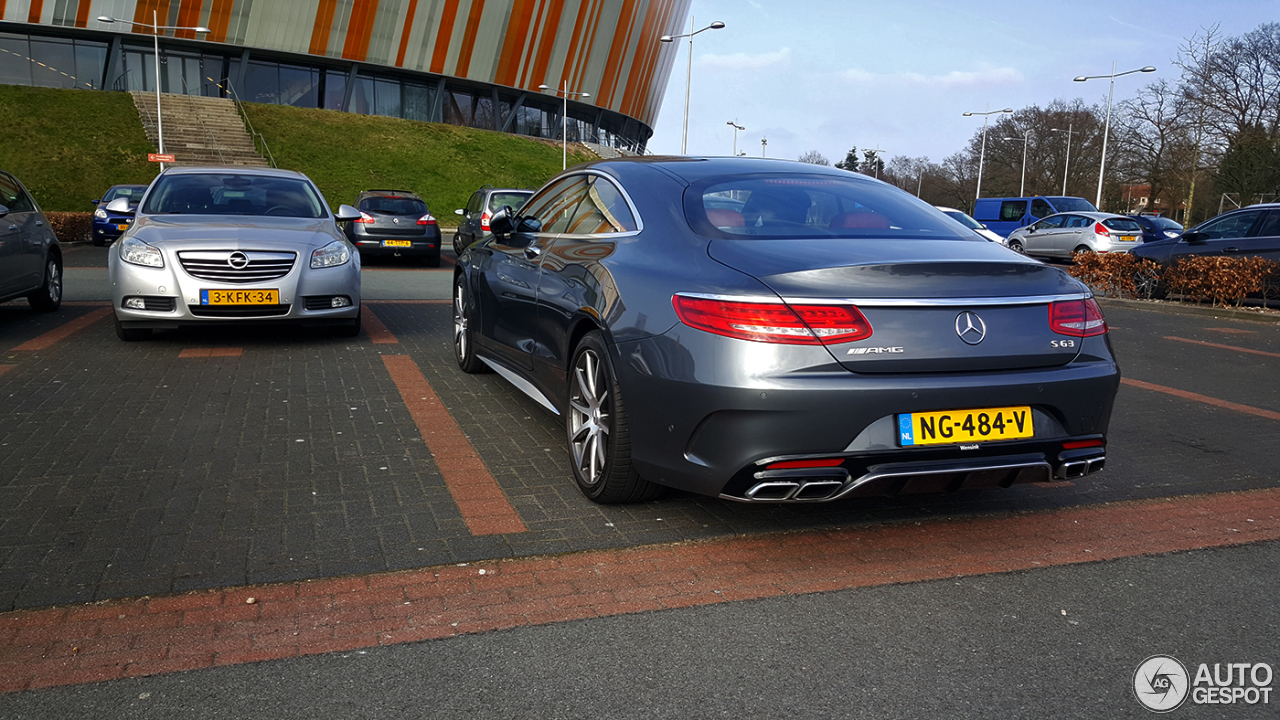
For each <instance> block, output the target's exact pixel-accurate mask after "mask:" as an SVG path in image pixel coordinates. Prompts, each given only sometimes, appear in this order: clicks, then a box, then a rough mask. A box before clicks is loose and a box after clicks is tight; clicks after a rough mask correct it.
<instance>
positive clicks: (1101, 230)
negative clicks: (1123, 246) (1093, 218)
mask: <svg viewBox="0 0 1280 720" xmlns="http://www.w3.org/2000/svg"><path fill="white" fill-rule="evenodd" d="M1093 231H1094V232H1095V233H1097V234H1098V235H1101V236H1102V237H1104V238H1109V237H1111V231H1110V230H1108V229H1107V228H1106V226H1105V225H1103V224H1102V223H1094V224H1093Z"/></svg>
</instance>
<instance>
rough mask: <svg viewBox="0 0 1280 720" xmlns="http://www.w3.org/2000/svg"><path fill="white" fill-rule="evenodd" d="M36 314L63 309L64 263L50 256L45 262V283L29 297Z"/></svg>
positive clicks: (28, 300) (28, 299)
mask: <svg viewBox="0 0 1280 720" xmlns="http://www.w3.org/2000/svg"><path fill="white" fill-rule="evenodd" d="M27 302H29V303H31V309H32V310H35V311H36V312H54V311H56V310H57V309H58V308H60V307H62V261H61V260H59V259H58V258H56V257H54V256H52V255H50V256H49V257H47V258H45V261H44V282H42V283H40V289H39V290H36V291H35V292H33V293H31V294H30V295H28V296H27Z"/></svg>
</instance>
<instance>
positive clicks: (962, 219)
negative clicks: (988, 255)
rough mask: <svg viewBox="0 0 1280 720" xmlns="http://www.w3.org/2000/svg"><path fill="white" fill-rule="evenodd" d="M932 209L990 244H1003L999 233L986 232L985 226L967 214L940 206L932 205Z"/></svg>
mask: <svg viewBox="0 0 1280 720" xmlns="http://www.w3.org/2000/svg"><path fill="white" fill-rule="evenodd" d="M934 207H936V208H938V209H939V210H941V211H942V212H943V213H944V214H945V215H946V216H947V217H949V218H951V219H952V220H955V221H956V222H958V223H960V224H961V225H963V226H965V227H967V228H969V229H970V230H972V231H974V232H976V233H978V234H979V235H981V236H982V237H984V238H986V239H988V240H990V241H991V242H998V243H1000V244H1001V245H1003V244H1004V238H1002V237H1000V233H997V232H993V231H991V230H988V229H987V226H986V225H983V224H982V223H980V222H978V221H977V220H974V219H973V218H972V217H970V216H969V215H968V214H967V213H964V212H961V211H960V210H956V209H955V208H949V207H942V206H941V205H934Z"/></svg>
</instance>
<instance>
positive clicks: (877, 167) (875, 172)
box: [862, 148, 884, 180]
mask: <svg viewBox="0 0 1280 720" xmlns="http://www.w3.org/2000/svg"><path fill="white" fill-rule="evenodd" d="M862 152H864V153H875V155H873V156H872V157H874V158H875V160H874V161H873V162H872V163H871V168H872V170H871V171H872V173H873V175H872V177H874V178H875V179H877V180H879V179H880V153H882V152H884V150H881V149H880V148H867V149H866V150H863V151H862Z"/></svg>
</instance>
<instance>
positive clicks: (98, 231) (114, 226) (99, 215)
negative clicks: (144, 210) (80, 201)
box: [89, 185, 147, 247]
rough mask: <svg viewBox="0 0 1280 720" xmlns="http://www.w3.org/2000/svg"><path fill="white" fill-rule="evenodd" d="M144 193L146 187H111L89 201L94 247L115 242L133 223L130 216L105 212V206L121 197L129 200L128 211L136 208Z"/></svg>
mask: <svg viewBox="0 0 1280 720" xmlns="http://www.w3.org/2000/svg"><path fill="white" fill-rule="evenodd" d="M146 191H147V186H146V185H112V186H111V187H110V188H108V189H107V191H106V192H105V193H103V194H102V197H100V198H98V199H97V200H90V201H89V202H91V203H93V206H94V208H93V221H92V223H91V224H92V227H91V228H90V231H89V232H90V235H91V236H92V240H93V244H94V245H97V246H99V247H101V246H103V245H106V244H107V243H109V242H111V241H112V240H115V239H116V238H118V237H120V236H121V235H123V234H124V231H125V230H128V229H129V223H131V222H133V215H132V214H127V213H112V212H107V205H110V204H111V201H112V200H115V199H116V198H120V197H122V198H127V199H128V200H129V206H130V209H133V208H136V207H137V206H138V203H139V202H141V201H142V195H143V193H145V192H146Z"/></svg>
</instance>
